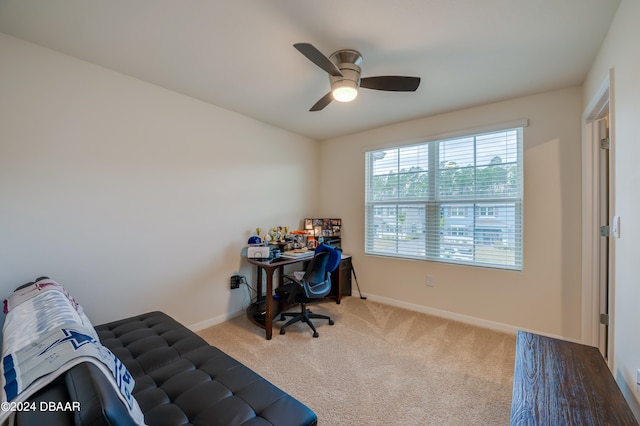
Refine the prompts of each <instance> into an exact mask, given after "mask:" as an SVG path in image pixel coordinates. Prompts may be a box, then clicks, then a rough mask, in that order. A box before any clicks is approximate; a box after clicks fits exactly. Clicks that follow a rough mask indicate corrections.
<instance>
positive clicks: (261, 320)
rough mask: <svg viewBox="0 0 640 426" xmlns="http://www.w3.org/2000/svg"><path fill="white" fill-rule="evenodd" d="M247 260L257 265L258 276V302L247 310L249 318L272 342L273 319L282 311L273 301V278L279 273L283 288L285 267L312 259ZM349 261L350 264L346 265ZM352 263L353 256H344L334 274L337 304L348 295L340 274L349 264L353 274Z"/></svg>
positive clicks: (279, 282) (280, 283)
mask: <svg viewBox="0 0 640 426" xmlns="http://www.w3.org/2000/svg"><path fill="white" fill-rule="evenodd" d="M247 260H248V261H249V263H251V264H253V265H256V275H257V276H258V277H257V282H256V291H257V294H258V301H257V302H256V303H253V304H251V305H249V307H248V308H247V318H249V320H250V321H251V322H253V323H254V324H256V325H257V326H259V327H262V328H264V329H265V335H266V338H267V340H271V337H272V336H273V329H272V327H273V319H274V318H275V317H276V316H277V315H278V314H279V313H280V310H281V309H282V306H281V304H278V305H277V306H275V305H276V304H275V303H274V300H273V290H274V288H275V287H274V286H273V276H274V274H275V272H276V271H277V272H278V286H281V285H282V284H283V275H284V273H283V272H284V267H285V266H286V265H293V264H296V263H301V264H304V262H308V261H310V260H311V258H305V259H285V258H281V259H280V260H279V261H277V262H271V261H268V260H256V259H247ZM347 261H348V263H346V262H347ZM350 262H351V256H349V255H345V254H343V255H342V259H341V261H340V265H341V266H340V267H338V269H336V271H334V272H333V273H332V277H335V281H336V282H335V284H334V279H333V278H332V284H331V286H332V287H334V285H335V286H336V291H332V293H333V297H335V298H336V303H340V300H341V299H342V296H343V294H345V293H346V291H345V290H344V289H343V288H342V286H343V282H342V281H343V279H342V275H343V274H342V273H340V272H341V270H342V269H343V265H344V264H347V265H348V267H349V274H351V263H350ZM336 272H337V273H336ZM263 273H264V275H265V276H266V289H265V290H266V291H265V297H264V298H262V284H263V280H262V275H263ZM349 276H350V275H349ZM348 291H349V292H348V293H347V294H351V286H349V289H348ZM263 312H264V314H263Z"/></svg>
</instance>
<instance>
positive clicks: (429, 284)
mask: <svg viewBox="0 0 640 426" xmlns="http://www.w3.org/2000/svg"><path fill="white" fill-rule="evenodd" d="M433 281H434V279H433V275H427V287H433V286H434V282H433Z"/></svg>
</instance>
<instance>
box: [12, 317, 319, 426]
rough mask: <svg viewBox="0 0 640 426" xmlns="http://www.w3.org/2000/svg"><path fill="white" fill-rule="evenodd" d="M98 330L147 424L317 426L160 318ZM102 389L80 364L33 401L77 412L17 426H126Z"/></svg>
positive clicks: (25, 417) (34, 415)
mask: <svg viewBox="0 0 640 426" xmlns="http://www.w3.org/2000/svg"><path fill="white" fill-rule="evenodd" d="M95 329H96V331H97V332H98V336H99V337H100V340H101V342H102V344H103V345H105V346H106V347H108V348H109V349H110V350H111V351H112V352H113V353H114V354H115V355H116V356H117V357H118V358H120V360H121V361H122V362H123V363H124V364H125V366H126V367H127V369H128V370H129V372H130V373H131V375H132V376H133V377H134V379H135V381H136V384H135V388H134V391H133V395H134V397H135V398H136V400H137V401H138V404H139V405H140V408H141V409H142V412H143V413H144V417H145V422H146V423H147V424H148V425H151V426H156V425H158V426H161V425H167V426H178V425H203V426H204V425H206V426H215V425H221V426H222V425H224V426H227V425H245V426H262V425H292V426H293V425H315V424H316V423H317V417H316V415H315V413H314V412H313V411H311V410H310V409H309V408H308V407H306V406H305V405H304V404H302V403H301V402H299V401H298V400H296V399H295V398H293V397H292V396H290V395H288V394H286V393H285V392H284V391H282V390H280V389H279V388H277V387H276V386H274V385H273V384H271V383H269V382H268V381H267V380H265V379H264V378H262V377H261V376H259V375H258V374H256V373H255V372H253V371H252V370H250V369H249V368H248V367H246V366H244V365H243V364H241V363H240V362H238V361H236V360H235V359H233V358H231V357H230V356H228V355H227V354H225V353H224V352H222V351H221V350H219V349H217V348H215V347H213V346H210V345H209V344H208V343H207V342H205V341H204V340H203V339H202V338H200V337H199V336H198V335H196V334H195V333H193V332H192V331H190V330H189V329H188V328H186V327H184V326H183V325H182V324H180V323H179V322H177V321H176V320H174V319H173V318H171V317H169V316H168V315H166V314H164V313H162V312H150V313H147V314H143V315H138V316H135V317H131V318H127V319H123V320H119V321H115V322H112V323H108V324H103V325H99V326H97V327H95ZM94 369H95V371H94ZM103 382H104V378H103V377H102V376H101V375H100V374H99V373H98V372H97V369H96V368H95V367H94V366H93V365H91V364H86V363H84V364H80V365H78V366H76V367H74V368H72V369H71V370H69V371H68V372H67V373H66V374H65V375H64V377H61V378H59V379H58V380H57V381H56V382H54V383H53V384H51V385H49V386H48V387H47V388H45V389H43V390H42V391H41V392H39V393H38V394H36V395H34V396H33V397H32V398H31V400H33V401H79V402H80V405H81V408H82V409H81V411H80V412H76V413H69V412H31V413H28V412H26V413H18V414H19V415H18V416H16V425H17V426H24V425H27V426H29V425H45V424H46V425H58V424H60V425H69V424H74V423H75V424H83V425H126V424H127V423H128V422H127V417H126V411H125V410H124V407H123V405H122V403H121V402H120V400H119V399H118V397H117V395H114V394H113V389H112V388H110V387H109V386H107V385H106V384H105V383H103ZM38 403H39V402H38ZM43 416H49V417H43Z"/></svg>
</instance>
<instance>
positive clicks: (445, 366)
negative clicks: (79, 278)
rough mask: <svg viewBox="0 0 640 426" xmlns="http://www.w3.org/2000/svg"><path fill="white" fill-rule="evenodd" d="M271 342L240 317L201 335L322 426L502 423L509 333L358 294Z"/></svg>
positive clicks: (511, 349) (509, 375)
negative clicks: (315, 334) (313, 326)
mask: <svg viewBox="0 0 640 426" xmlns="http://www.w3.org/2000/svg"><path fill="white" fill-rule="evenodd" d="M311 310H312V311H314V312H317V313H324V314H329V315H331V317H332V318H333V319H334V320H335V325H333V326H330V325H328V324H327V322H326V321H325V320H316V324H317V325H318V327H317V328H318V332H319V333H320V337H319V338H317V339H314V338H313V337H312V336H311V332H310V329H309V328H308V327H307V325H306V324H298V325H295V326H291V327H289V329H287V333H286V334H285V335H280V334H279V329H278V328H276V327H277V326H278V325H279V324H282V323H281V322H276V323H275V324H276V327H274V333H273V339H272V340H270V341H268V340H266V339H265V338H264V330H262V329H260V328H258V327H256V326H255V325H253V324H251V323H250V322H249V320H247V318H246V317H244V316H240V317H237V318H235V319H233V320H231V321H228V322H225V323H223V324H219V325H216V326H214V327H211V328H208V329H206V330H203V331H201V332H200V333H199V334H200V335H201V336H202V337H203V338H204V339H206V340H207V341H208V342H209V343H211V344H212V345H214V346H217V347H218V348H220V349H222V350H223V351H225V352H226V353H228V354H229V355H231V356H233V357H234V358H236V359H237V360H239V361H241V362H242V363H244V364H245V365H247V366H248V367H250V368H251V369H253V370H255V371H256V372H257V373H258V374H260V375H262V376H263V377H265V378H266V379H267V380H269V381H271V382H272V383H274V384H275V385H276V386H278V387H280V388H281V389H283V390H284V391H286V392H288V393H290V394H291V395H293V396H295V397H296V398H297V399H299V400H300V401H302V402H303V403H305V404H306V405H307V406H309V407H310V408H311V409H312V410H313V411H315V412H316V414H317V415H318V419H319V422H318V423H319V424H320V425H331V426H333V425H350V426H351V425H456V426H461V425H508V424H509V417H510V412H511V387H512V383H513V363H514V354H515V336H514V335H510V334H503V333H498V332H495V331H491V330H487V329H484V328H478V327H473V326H469V325H466V324H462V323H458V322H454V321H449V320H446V319H442V318H439V317H434V316H429V315H425V314H421V313H417V312H413V311H408V310H404V309H400V308H396V307H392V306H388V305H383V304H379V303H375V302H371V301H368V300H361V299H359V298H357V297H347V298H345V299H343V300H342V303H341V304H340V305H337V304H336V303H335V302H332V301H327V302H323V303H320V304H316V305H313V306H311Z"/></svg>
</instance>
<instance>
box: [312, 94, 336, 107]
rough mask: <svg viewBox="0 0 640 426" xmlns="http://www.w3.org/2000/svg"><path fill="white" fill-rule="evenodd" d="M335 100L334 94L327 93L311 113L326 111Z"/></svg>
mask: <svg viewBox="0 0 640 426" xmlns="http://www.w3.org/2000/svg"><path fill="white" fill-rule="evenodd" d="M332 100H333V94H331V92H329V93H327V94H326V95H324V96H323V97H321V98H320V100H319V101H318V102H316V103H315V104H314V105H313V106H312V107H311V109H310V110H309V111H320V110H322V109H324V107H326V106H327V105H329V104H330V103H331V101H332Z"/></svg>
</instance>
